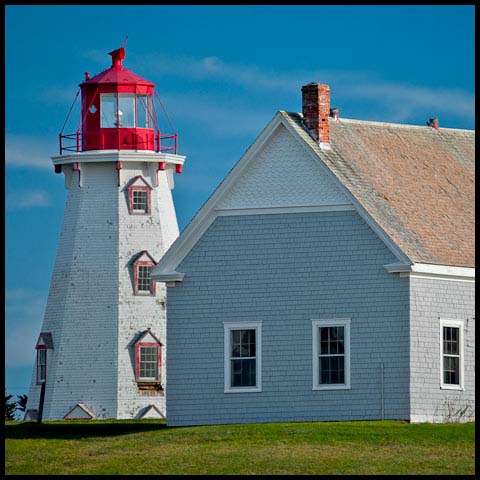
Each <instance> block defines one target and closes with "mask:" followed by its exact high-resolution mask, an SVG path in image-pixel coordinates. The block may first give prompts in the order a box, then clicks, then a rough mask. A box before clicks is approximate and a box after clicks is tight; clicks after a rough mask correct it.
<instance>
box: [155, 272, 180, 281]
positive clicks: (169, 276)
mask: <svg viewBox="0 0 480 480" xmlns="http://www.w3.org/2000/svg"><path fill="white" fill-rule="evenodd" d="M152 273H153V272H152ZM150 276H151V278H152V279H153V280H155V281H156V282H181V281H183V277H184V276H185V274H184V273H180V272H170V273H159V274H157V275H152V274H150Z"/></svg>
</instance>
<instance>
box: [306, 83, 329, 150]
mask: <svg viewBox="0 0 480 480" xmlns="http://www.w3.org/2000/svg"><path fill="white" fill-rule="evenodd" d="M302 113H303V123H304V125H305V127H306V128H307V130H308V131H309V132H310V135H311V136H312V137H313V138H314V140H316V141H317V142H319V143H327V144H329V143H330V126H329V125H328V116H329V114H330V87H329V86H328V85H322V84H320V83H309V84H307V85H304V86H303V87H302Z"/></svg>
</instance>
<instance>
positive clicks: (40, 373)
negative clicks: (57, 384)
mask: <svg viewBox="0 0 480 480" xmlns="http://www.w3.org/2000/svg"><path fill="white" fill-rule="evenodd" d="M46 380H47V350H46V349H45V348H39V349H37V384H41V383H43V382H45V381H46Z"/></svg>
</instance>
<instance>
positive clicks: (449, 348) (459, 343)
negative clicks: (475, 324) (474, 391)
mask: <svg viewBox="0 0 480 480" xmlns="http://www.w3.org/2000/svg"><path fill="white" fill-rule="evenodd" d="M463 372H464V370H463V320H449V319H445V318H442V319H440V386H441V388H446V389H452V390H463Z"/></svg>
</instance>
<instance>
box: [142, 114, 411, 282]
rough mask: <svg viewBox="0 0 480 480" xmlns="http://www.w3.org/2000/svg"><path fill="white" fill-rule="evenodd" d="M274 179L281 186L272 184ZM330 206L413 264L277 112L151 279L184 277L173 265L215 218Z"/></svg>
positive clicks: (402, 258) (158, 265)
mask: <svg viewBox="0 0 480 480" xmlns="http://www.w3.org/2000/svg"><path fill="white" fill-rule="evenodd" d="M282 150H283V151H282ZM275 160H276V161H275ZM257 162H258V165H257ZM295 175H297V177H296V178H295V179H293V178H292V177H293V176H295ZM276 181H280V185H279V186H276V185H274V183H275V182H276ZM315 184H317V187H315ZM292 185H294V186H295V187H296V188H292ZM304 185H305V186H306V188H305V187H304ZM252 192H255V194H254V196H253V197H251V194H252ZM264 192H265V194H264ZM328 210H333V211H338V210H357V212H358V213H359V214H360V216H361V217H362V218H363V219H364V220H365V221H366V222H367V223H368V224H369V226H370V227H371V228H372V229H373V230H374V232H375V233H376V234H377V235H378V236H379V237H380V238H381V240H382V241H383V242H384V243H385V244H386V245H387V247H388V248H389V249H390V250H391V251H392V253H394V255H395V256H396V258H397V259H398V260H399V261H401V262H404V263H407V264H410V263H411V262H410V260H409V259H408V257H407V256H406V255H405V254H404V253H403V252H402V251H401V250H400V249H399V248H398V246H397V245H396V244H395V243H394V242H393V241H392V240H391V239H390V238H389V236H388V235H387V234H386V233H385V232H384V231H383V230H382V229H381V228H380V227H379V226H378V225H377V224H376V222H375V220H374V219H373V218H372V217H371V216H370V215H369V214H368V212H367V211H366V210H365V209H364V208H363V207H362V206H361V205H360V203H359V202H358V201H357V200H356V198H355V196H354V195H352V193H351V192H350V191H348V189H347V188H346V187H345V186H344V185H342V183H341V182H340V181H339V180H338V178H337V177H336V176H335V175H334V174H333V173H332V172H331V170H330V169H329V167H327V165H326V164H325V163H324V162H323V161H322V159H321V156H320V155H318V153H317V152H315V151H313V150H312V149H311V147H310V145H309V144H308V143H307V142H306V141H305V139H304V138H303V137H302V135H299V133H298V131H297V130H296V129H295V128H293V126H292V125H291V122H289V120H288V116H287V115H286V114H285V112H282V111H279V112H277V114H276V115H275V116H274V118H273V119H272V120H271V121H270V123H269V124H268V125H267V126H266V127H265V129H264V130H263V131H262V132H261V134H260V135H259V136H258V137H257V139H256V140H255V142H254V143H253V144H252V145H251V146H250V147H249V148H248V150H247V151H246V153H245V154H244V155H243V157H242V158H241V159H240V160H239V161H238V162H237V164H236V165H235V166H234V167H233V169H232V170H231V171H230V173H229V174H228V175H227V176H226V177H225V178H224V180H223V181H222V182H221V183H220V185H219V186H218V187H217V189H216V190H215V191H214V193H213V194H212V195H211V196H210V198H209V199H208V200H207V202H206V203H205V204H204V205H203V207H202V208H201V209H200V210H199V211H198V212H197V214H196V215H195V217H194V218H193V219H192V221H191V222H190V223H189V224H188V225H187V227H186V228H185V230H184V231H183V232H182V233H181V235H180V236H179V237H178V238H177V239H176V240H175V242H174V243H173V244H172V246H171V247H170V249H169V250H168V251H167V252H166V253H165V255H164V256H163V257H162V259H161V260H160V261H159V263H158V264H157V266H156V267H155V268H154V269H153V271H152V274H151V277H152V278H153V279H154V280H156V281H165V282H168V283H167V285H173V284H174V283H173V282H176V281H182V279H183V274H182V273H181V272H177V271H176V268H177V267H178V265H179V264H180V263H181V261H182V260H183V259H184V258H185V256H186V255H187V254H188V253H189V251H190V250H191V249H192V248H193V246H194V245H195V244H196V242H197V241H198V240H199V239H200V238H201V237H202V235H203V234H204V232H205V231H206V230H207V228H208V227H209V226H210V225H211V224H212V223H213V221H214V220H215V219H216V218H217V217H218V216H223V215H236V214H237V215H246V214H263V213H286V212H290V213H294V212H308V211H328Z"/></svg>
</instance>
